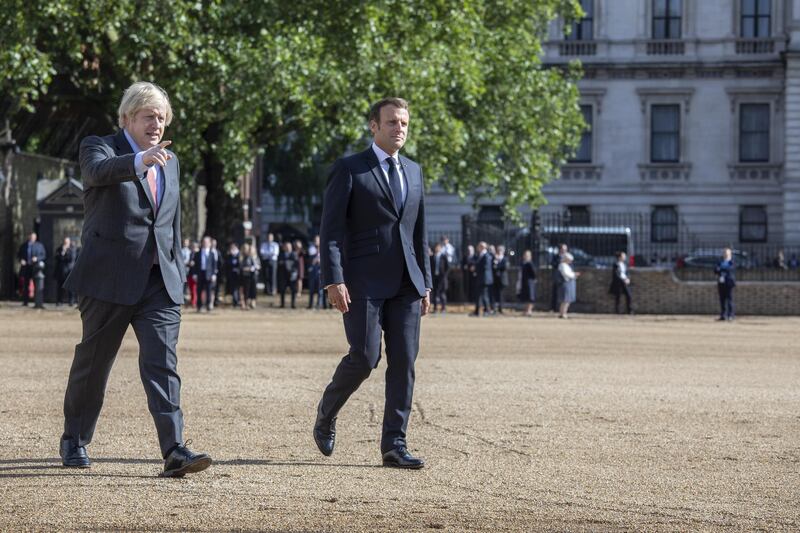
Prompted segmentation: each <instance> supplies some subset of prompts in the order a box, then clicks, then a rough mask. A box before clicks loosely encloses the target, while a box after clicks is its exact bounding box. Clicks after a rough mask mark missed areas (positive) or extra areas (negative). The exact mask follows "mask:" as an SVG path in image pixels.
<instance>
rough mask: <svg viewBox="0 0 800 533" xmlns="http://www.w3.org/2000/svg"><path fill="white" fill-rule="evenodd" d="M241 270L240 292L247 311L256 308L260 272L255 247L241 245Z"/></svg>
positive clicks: (259, 262) (245, 244)
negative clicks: (242, 294)
mask: <svg viewBox="0 0 800 533" xmlns="http://www.w3.org/2000/svg"><path fill="white" fill-rule="evenodd" d="M240 264H241V268H242V292H243V293H244V304H245V307H246V308H247V309H255V308H256V292H257V291H258V287H257V286H258V272H259V271H260V270H261V261H259V259H258V253H257V251H256V247H255V246H254V245H252V244H250V243H244V244H243V245H242V256H241V260H240Z"/></svg>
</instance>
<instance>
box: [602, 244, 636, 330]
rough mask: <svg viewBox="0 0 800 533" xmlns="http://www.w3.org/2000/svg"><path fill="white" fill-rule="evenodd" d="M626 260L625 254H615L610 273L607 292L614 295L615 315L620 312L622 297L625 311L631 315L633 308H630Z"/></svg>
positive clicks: (629, 288) (629, 282)
mask: <svg viewBox="0 0 800 533" xmlns="http://www.w3.org/2000/svg"><path fill="white" fill-rule="evenodd" d="M627 259H628V256H627V254H626V253H625V252H617V254H616V261H614V266H613V269H612V271H611V287H609V289H608V292H609V293H611V294H613V295H614V312H615V313H617V314H620V313H621V312H622V309H621V308H620V305H619V304H620V299H621V298H622V297H623V296H624V297H625V310H626V311H627V313H628V314H629V315H630V314H632V313H633V308H632V307H631V287H630V285H631V278H630V277H628V265H626V264H625V263H626V262H627Z"/></svg>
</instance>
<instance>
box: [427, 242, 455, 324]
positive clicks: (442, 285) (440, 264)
mask: <svg viewBox="0 0 800 533" xmlns="http://www.w3.org/2000/svg"><path fill="white" fill-rule="evenodd" d="M449 271H450V260H449V258H448V256H447V253H446V252H445V249H444V244H441V243H439V244H437V245H436V246H435V247H434V249H433V255H432V256H431V273H432V275H433V312H434V313H435V312H436V307H437V305H438V306H439V310H440V311H441V312H442V313H444V312H446V311H447V273H448V272H449Z"/></svg>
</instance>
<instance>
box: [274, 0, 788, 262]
mask: <svg viewBox="0 0 800 533" xmlns="http://www.w3.org/2000/svg"><path fill="white" fill-rule="evenodd" d="M581 3H582V5H583V6H584V10H585V12H586V14H587V16H586V18H585V19H584V20H582V21H580V22H578V23H576V24H574V27H573V28H572V31H571V32H568V31H567V29H566V28H565V27H564V23H563V22H562V21H558V20H556V21H554V22H553V23H552V24H551V26H550V30H549V39H548V40H547V41H546V43H545V46H544V50H545V53H544V58H543V60H544V63H545V64H546V65H549V66H559V65H564V64H566V63H568V62H570V61H574V60H579V61H580V62H581V63H582V65H583V70H584V77H583V79H582V80H581V81H580V82H579V88H580V92H581V106H582V110H583V112H584V117H585V119H586V121H587V123H589V124H591V129H590V130H589V131H587V132H586V133H585V134H584V138H583V139H582V143H581V147H580V149H579V150H578V153H577V154H576V156H575V158H574V160H572V161H570V163H569V164H567V165H565V166H564V167H563V168H562V174H561V176H560V178H559V179H556V180H554V181H553V182H551V183H550V184H549V185H547V186H546V187H545V189H544V191H545V195H546V198H547V200H548V204H547V205H546V206H544V207H542V208H541V209H540V212H541V213H543V214H548V213H550V214H552V213H568V214H569V215H570V216H571V217H572V219H573V220H576V221H585V222H586V223H588V224H592V223H595V224H597V222H596V221H600V220H603V215H604V214H616V213H627V214H641V215H642V216H646V217H647V220H648V221H649V222H648V227H647V231H646V232H643V233H647V234H646V235H637V239H643V240H646V241H650V242H659V243H667V244H668V243H670V242H676V241H677V240H678V238H679V235H678V233H679V232H685V233H687V234H689V235H690V236H691V238H692V241H693V242H703V243H715V244H716V245H722V244H733V245H734V246H742V245H747V244H764V245H769V246H776V247H777V246H786V247H800V0H581ZM520 112H524V110H520ZM500 203H501V202H499V201H492V200H485V201H484V200H482V201H481V202H480V205H478V206H477V209H476V208H475V207H474V206H473V199H472V198H469V197H468V198H466V199H465V200H464V201H461V200H460V199H459V198H458V197H457V196H455V195H452V194H448V193H446V192H445V191H443V190H441V189H440V188H438V187H437V186H436V185H435V184H434V186H433V187H432V189H431V190H430V192H429V195H428V197H427V198H426V207H427V221H428V226H429V233H430V234H431V237H432V238H436V237H438V236H439V235H443V234H448V235H450V236H451V237H452V238H453V240H454V241H456V242H458V240H459V239H458V237H459V236H460V235H461V231H462V216H463V215H471V216H472V217H473V218H474V219H475V220H483V221H497V219H498V217H500V208H499V205H500ZM262 210H263V214H264V217H263V220H264V221H265V222H264V225H265V227H264V228H262V233H263V232H264V231H265V229H266V224H267V223H268V221H270V220H273V221H274V220H283V219H287V218H288V219H289V220H290V221H294V222H298V223H302V222H306V223H309V222H311V226H312V228H313V218H314V215H313V214H312V213H308V214H305V215H297V214H294V215H291V214H288V213H281V209H280V208H279V206H277V205H276V204H275V202H274V200H273V199H272V198H271V197H269V195H268V193H267V194H265V196H264V202H263V204H262ZM526 215H527V214H526ZM292 219H294V220H292Z"/></svg>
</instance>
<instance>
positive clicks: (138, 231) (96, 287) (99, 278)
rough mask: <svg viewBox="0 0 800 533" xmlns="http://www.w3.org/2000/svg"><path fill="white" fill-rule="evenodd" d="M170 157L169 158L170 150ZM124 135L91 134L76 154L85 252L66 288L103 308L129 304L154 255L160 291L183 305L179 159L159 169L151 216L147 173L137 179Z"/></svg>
mask: <svg viewBox="0 0 800 533" xmlns="http://www.w3.org/2000/svg"><path fill="white" fill-rule="evenodd" d="M170 153H172V152H170ZM134 158H135V154H134V153H133V149H132V148H131V145H130V144H128V140H127V139H126V138H125V133H124V132H123V131H122V130H120V131H119V132H118V133H117V134H115V135H108V136H107V137H97V136H94V135H92V136H89V137H86V138H85V139H83V141H82V142H81V148H80V156H79V159H80V164H81V175H82V178H83V206H84V213H85V215H84V221H83V232H82V235H81V244H82V245H83V249H82V251H81V253H80V254H79V255H78V259H77V261H76V262H75V268H73V269H72V272H71V273H70V275H69V277H68V278H67V280H66V281H65V282H64V288H66V289H68V290H70V291H72V292H76V293H78V294H80V295H81V296H89V297H91V298H95V299H97V300H102V301H105V302H110V303H115V304H121V305H133V304H135V303H136V302H138V301H139V300H140V299H141V297H142V295H143V294H144V290H145V287H146V286H147V280H148V278H149V277H150V270H151V269H152V266H153V258H154V257H155V256H156V254H158V261H159V263H160V265H161V269H160V270H161V275H162V277H163V278H164V286H165V287H166V289H167V292H168V293H169V296H170V298H171V299H172V301H173V302H175V303H176V304H182V303H183V283H184V282H185V281H186V272H185V271H184V267H183V259H182V256H181V202H180V186H179V182H178V178H179V175H180V169H179V167H178V158H177V157H175V154H172V159H170V160H169V161H167V165H166V166H165V167H164V169H163V170H164V193H163V197H162V198H161V203H160V204H159V206H158V213H156V208H155V201H154V200H153V196H152V194H151V193H150V187H149V186H148V184H147V179H146V175H142V176H137V175H136V170H135V169H134Z"/></svg>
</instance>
